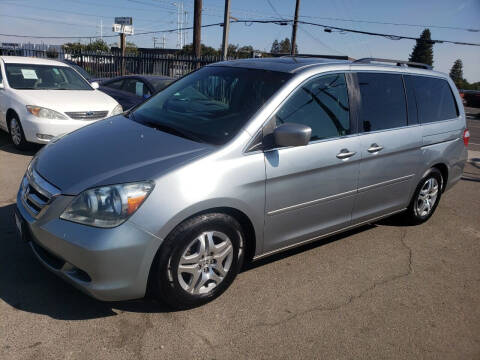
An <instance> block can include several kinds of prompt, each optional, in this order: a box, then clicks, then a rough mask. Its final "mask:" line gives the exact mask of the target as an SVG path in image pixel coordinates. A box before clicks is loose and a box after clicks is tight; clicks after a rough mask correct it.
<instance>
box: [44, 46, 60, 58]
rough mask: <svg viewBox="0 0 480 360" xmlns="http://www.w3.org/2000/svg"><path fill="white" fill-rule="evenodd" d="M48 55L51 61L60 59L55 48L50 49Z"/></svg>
mask: <svg viewBox="0 0 480 360" xmlns="http://www.w3.org/2000/svg"><path fill="white" fill-rule="evenodd" d="M46 55H47V58H49V59H58V51H57V49H55V48H54V47H49V48H48V49H47V53H46Z"/></svg>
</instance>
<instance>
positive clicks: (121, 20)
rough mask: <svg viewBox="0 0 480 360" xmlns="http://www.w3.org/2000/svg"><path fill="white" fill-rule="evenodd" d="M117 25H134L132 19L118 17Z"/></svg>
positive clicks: (116, 19)
mask: <svg viewBox="0 0 480 360" xmlns="http://www.w3.org/2000/svg"><path fill="white" fill-rule="evenodd" d="M115 24H120V25H133V23H132V18H131V17H125V16H121V17H116V18H115Z"/></svg>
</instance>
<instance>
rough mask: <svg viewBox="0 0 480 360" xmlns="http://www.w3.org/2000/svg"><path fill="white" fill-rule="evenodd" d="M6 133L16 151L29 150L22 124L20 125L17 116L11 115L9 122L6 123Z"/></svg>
mask: <svg viewBox="0 0 480 360" xmlns="http://www.w3.org/2000/svg"><path fill="white" fill-rule="evenodd" d="M8 132H9V134H10V139H11V140H12V143H13V145H14V146H15V147H16V148H17V149H18V150H27V149H29V148H30V143H29V142H28V141H27V139H26V138H25V133H24V132H23V128H22V124H21V123H20V120H19V119H18V117H17V115H13V116H12V117H11V118H10V121H9V122H8Z"/></svg>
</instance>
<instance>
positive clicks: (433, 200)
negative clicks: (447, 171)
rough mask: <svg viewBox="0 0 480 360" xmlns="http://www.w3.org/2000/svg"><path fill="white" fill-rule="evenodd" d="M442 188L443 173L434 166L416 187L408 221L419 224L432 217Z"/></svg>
mask: <svg viewBox="0 0 480 360" xmlns="http://www.w3.org/2000/svg"><path fill="white" fill-rule="evenodd" d="M442 188H443V176H442V173H441V172H440V171H439V170H438V169H436V168H432V169H431V170H430V171H429V172H428V174H427V175H425V176H424V177H423V178H422V180H420V182H419V184H418V186H417V188H416V189H415V193H414V194H413V198H412V201H411V202H410V205H409V207H408V209H407V211H406V217H407V221H408V222H409V223H411V224H413V225H417V224H421V223H424V222H425V221H427V220H428V219H430V217H431V216H432V215H433V213H434V212H435V210H436V209H437V206H438V203H439V202H440V198H441V196H442Z"/></svg>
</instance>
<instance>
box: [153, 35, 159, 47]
mask: <svg viewBox="0 0 480 360" xmlns="http://www.w3.org/2000/svg"><path fill="white" fill-rule="evenodd" d="M157 40H158V37H156V36H154V37H153V48H154V49H155V48H156V47H157Z"/></svg>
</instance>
